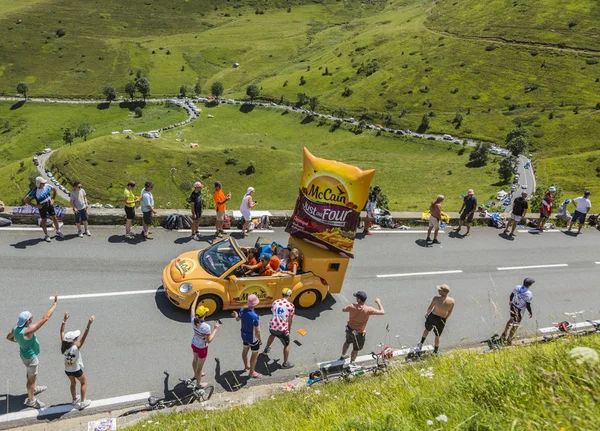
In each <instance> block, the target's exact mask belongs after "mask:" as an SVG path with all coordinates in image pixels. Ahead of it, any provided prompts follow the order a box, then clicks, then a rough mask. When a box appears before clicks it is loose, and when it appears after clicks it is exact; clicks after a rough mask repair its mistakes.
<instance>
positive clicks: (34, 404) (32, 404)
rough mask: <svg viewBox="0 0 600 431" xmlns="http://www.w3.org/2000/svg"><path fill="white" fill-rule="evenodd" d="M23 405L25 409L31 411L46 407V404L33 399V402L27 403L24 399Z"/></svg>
mask: <svg viewBox="0 0 600 431" xmlns="http://www.w3.org/2000/svg"><path fill="white" fill-rule="evenodd" d="M24 404H25V405H26V406H27V407H31V408H33V409H43V408H44V407H46V404H44V403H43V402H41V401H39V400H38V399H37V398H35V399H34V400H33V401H29V400H28V399H26V400H25V403H24Z"/></svg>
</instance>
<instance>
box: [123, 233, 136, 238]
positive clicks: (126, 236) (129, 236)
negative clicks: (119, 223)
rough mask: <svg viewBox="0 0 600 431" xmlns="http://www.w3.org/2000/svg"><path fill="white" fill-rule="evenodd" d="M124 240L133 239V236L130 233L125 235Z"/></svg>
mask: <svg viewBox="0 0 600 431" xmlns="http://www.w3.org/2000/svg"><path fill="white" fill-rule="evenodd" d="M125 239H135V236H134V235H133V234H132V233H127V234H125Z"/></svg>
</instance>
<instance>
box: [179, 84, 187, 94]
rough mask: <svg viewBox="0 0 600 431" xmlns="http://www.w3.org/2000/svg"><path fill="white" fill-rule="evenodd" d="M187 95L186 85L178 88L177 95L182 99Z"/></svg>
mask: <svg viewBox="0 0 600 431" xmlns="http://www.w3.org/2000/svg"><path fill="white" fill-rule="evenodd" d="M186 94H187V85H185V84H184V85H182V86H181V87H179V95H180V96H182V97H185V96H186Z"/></svg>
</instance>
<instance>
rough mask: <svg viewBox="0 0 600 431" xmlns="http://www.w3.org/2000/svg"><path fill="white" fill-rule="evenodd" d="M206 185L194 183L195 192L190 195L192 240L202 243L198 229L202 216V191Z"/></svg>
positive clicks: (198, 182)
mask: <svg viewBox="0 0 600 431" xmlns="http://www.w3.org/2000/svg"><path fill="white" fill-rule="evenodd" d="M203 188H204V185H203V184H202V183H201V182H200V181H196V182H195V183H194V191H193V192H192V194H191V195H190V204H191V207H192V239H195V240H196V241H200V234H199V233H198V228H199V227H200V217H201V216H202V189H203Z"/></svg>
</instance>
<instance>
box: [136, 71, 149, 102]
mask: <svg viewBox="0 0 600 431" xmlns="http://www.w3.org/2000/svg"><path fill="white" fill-rule="evenodd" d="M135 88H136V90H137V91H139V92H140V93H142V96H143V97H144V101H146V97H148V95H149V94H150V81H148V78H144V77H141V78H139V79H138V80H137V81H135Z"/></svg>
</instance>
